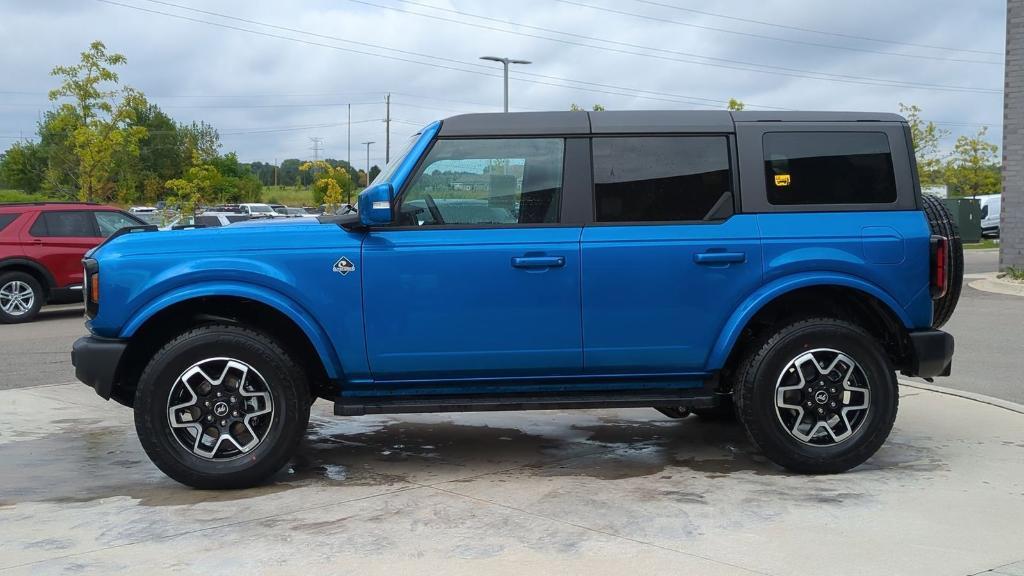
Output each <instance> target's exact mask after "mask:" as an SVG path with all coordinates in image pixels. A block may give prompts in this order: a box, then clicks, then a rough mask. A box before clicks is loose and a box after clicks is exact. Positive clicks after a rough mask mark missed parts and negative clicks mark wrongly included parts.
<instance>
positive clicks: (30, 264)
mask: <svg viewBox="0 0 1024 576" xmlns="http://www.w3.org/2000/svg"><path fill="white" fill-rule="evenodd" d="M11 271H18V272H24V273H26V274H28V275H30V276H32V277H33V278H35V279H36V281H38V282H39V285H40V286H41V287H42V288H43V291H44V294H45V296H46V297H49V296H50V291H51V290H52V289H53V288H55V287H56V280H54V278H53V274H50V271H49V270H47V269H46V267H45V266H43V265H42V264H40V263H38V262H36V261H34V260H31V259H29V258H20V257H15V258H5V259H3V260H0V273H3V272H11Z"/></svg>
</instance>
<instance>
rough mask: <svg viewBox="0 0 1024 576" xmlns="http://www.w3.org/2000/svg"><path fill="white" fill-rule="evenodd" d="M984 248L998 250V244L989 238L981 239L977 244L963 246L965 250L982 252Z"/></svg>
mask: <svg viewBox="0 0 1024 576" xmlns="http://www.w3.org/2000/svg"><path fill="white" fill-rule="evenodd" d="M986 248H999V242H998V241H997V240H993V239H991V238H983V239H982V240H981V242H978V243H977V244H964V249H965V250H984V249H986Z"/></svg>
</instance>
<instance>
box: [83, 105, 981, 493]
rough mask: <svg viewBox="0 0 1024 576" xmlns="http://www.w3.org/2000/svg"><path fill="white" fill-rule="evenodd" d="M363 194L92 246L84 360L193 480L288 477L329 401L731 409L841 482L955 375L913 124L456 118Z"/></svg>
mask: <svg viewBox="0 0 1024 576" xmlns="http://www.w3.org/2000/svg"><path fill="white" fill-rule="evenodd" d="M358 208H359V210H358V214H353V215H345V216H323V217H320V218H319V219H282V220H276V221H263V222H246V223H240V224H234V225H232V226H228V227H224V228H216V229H190V230H175V231H168V232H154V233H147V232H150V231H151V230H150V229H149V228H145V227H142V228H141V229H137V230H129V231H127V233H120V234H117V235H115V236H114V237H111V238H110V239H109V240H108V241H107V242H105V243H104V244H103V245H101V246H99V247H97V248H96V249H95V250H93V251H92V252H91V253H90V254H88V255H87V257H86V258H85V260H84V266H85V272H86V277H85V285H84V292H85V304H86V315H87V322H86V325H87V327H88V329H89V332H90V333H91V334H90V335H89V336H86V337H84V338H81V339H80V340H78V341H77V342H76V343H75V345H74V350H73V353H72V359H73V362H74V364H75V368H76V374H77V377H78V378H79V379H80V380H81V381H82V382H84V383H86V384H88V385H89V386H91V387H93V388H94V389H95V390H96V392H97V393H98V394H99V395H100V396H101V397H103V398H105V399H113V400H116V401H117V402H120V403H121V404H124V405H126V406H130V407H132V408H133V409H134V411H135V423H136V428H137V431H138V435H139V439H140V441H141V443H142V445H143V447H144V448H145V450H146V452H147V453H148V455H149V456H150V458H152V460H153V462H154V463H155V464H156V465H157V466H158V467H160V469H161V470H163V471H164V472H165V473H167V474H168V475H169V476H170V477H172V478H174V479H175V480H178V481H180V482H182V483H184V484H188V485H191V486H195V487H201V488H228V487H244V486H251V485H253V484H256V483H258V482H260V481H262V480H264V479H266V478H268V477H269V476H271V475H272V474H274V473H275V472H276V471H278V470H279V469H280V468H282V467H283V466H284V465H285V464H286V463H287V462H288V460H289V458H290V457H291V456H292V454H293V452H294V450H295V449H296V446H297V444H298V443H299V441H300V440H301V439H302V437H303V435H304V433H305V430H306V427H307V424H308V421H309V413H310V406H311V404H312V403H313V401H314V400H316V399H317V398H322V399H324V400H327V401H330V402H333V403H334V413H335V414H337V415H341V416H356V415H361V414H383V413H408V412H446V411H484V410H544V409H565V408H605V407H639V406H644V407H652V408H655V409H657V410H659V411H660V412H661V413H662V414H664V415H665V416H669V417H673V418H681V417H686V416H687V415H689V414H691V413H694V414H696V415H697V416H700V417H706V418H716V417H718V418H723V417H731V416H735V417H736V418H738V420H739V421H740V422H741V423H742V425H743V426H744V427H745V429H746V431H747V432H748V434H749V436H750V439H751V440H752V441H753V443H754V445H755V446H756V447H757V448H758V449H759V450H760V451H761V452H762V453H763V454H764V455H765V456H766V457H768V458H769V459H771V460H772V461H774V462H776V463H778V464H779V465H781V466H783V467H785V468H787V469H789V470H792V471H795V472H801V473H835V472H841V471H844V470H847V469H850V468H852V467H854V466H857V465H859V464H861V463H862V462H864V461H865V460H866V459H867V458H869V457H870V456H871V455H872V454H873V453H874V452H875V451H876V450H878V448H879V447H880V446H881V445H882V443H883V442H884V441H885V439H886V437H887V436H888V434H889V432H890V430H891V429H892V426H893V421H894V419H895V418H896V409H897V403H898V389H897V380H896V374H897V372H901V373H902V374H905V375H910V376H920V377H925V378H930V377H934V376H943V375H948V374H949V372H950V365H951V359H952V354H953V339H952V337H951V336H950V335H949V334H947V333H945V332H942V331H940V330H938V328H939V327H941V326H942V324H943V323H945V321H946V320H947V319H948V318H949V316H950V315H951V314H952V312H953V309H954V307H955V306H956V301H957V299H958V297H959V292H960V287H961V282H962V276H963V252H962V246H961V245H960V240H959V237H958V233H957V231H956V228H955V226H954V225H953V223H952V222H951V221H950V218H949V214H948V213H947V212H946V211H945V209H944V208H943V207H942V205H941V204H940V203H939V202H938V201H937V200H936V199H934V198H931V197H929V196H923V195H922V194H921V192H920V185H919V182H918V180H917V171H916V167H915V162H914V152H913V148H912V144H911V141H910V132H909V129H908V126H907V124H906V122H905V121H904V119H903V118H901V117H899V116H896V115H892V114H866V113H837V112H829V113H816V112H771V113H767V112H738V113H729V112H725V111H636V112H594V113H587V112H538V113H522V114H470V115H462V116H455V117H452V118H448V119H445V120H443V121H440V122H435V123H433V124H430V125H429V126H427V127H425V128H424V129H423V130H422V131H421V132H419V133H418V134H416V135H415V136H413V137H412V139H411V140H410V141H409V142H408V144H407V145H406V147H405V149H404V150H403V151H402V152H401V153H399V154H398V155H397V156H396V158H395V160H394V161H393V162H392V163H390V164H389V165H388V166H387V167H386V169H385V170H384V171H383V172H381V173H380V175H379V176H378V177H377V178H376V180H374V182H373V183H372V185H370V186H369V187H368V188H367V189H366V190H364V191H363V192H362V193H361V194H360V196H359V204H358Z"/></svg>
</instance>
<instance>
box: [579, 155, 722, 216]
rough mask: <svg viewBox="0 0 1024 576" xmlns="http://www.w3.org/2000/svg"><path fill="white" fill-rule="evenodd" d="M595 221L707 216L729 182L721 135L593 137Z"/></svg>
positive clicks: (714, 213)
mask: <svg viewBox="0 0 1024 576" xmlns="http://www.w3.org/2000/svg"><path fill="white" fill-rule="evenodd" d="M593 148H594V200H595V208H596V210H595V215H596V218H597V221H598V222H673V221H674V222H684V221H697V220H706V219H711V218H712V217H714V216H715V215H716V214H718V213H719V211H718V210H717V209H716V206H717V205H719V204H720V201H723V200H728V198H723V197H724V196H725V195H726V194H727V193H728V192H730V189H731V187H732V181H731V178H730V175H729V147H728V142H727V140H726V139H725V137H723V136H668V137H663V136H644V137H636V138H611V137H609V138H594V141H593Z"/></svg>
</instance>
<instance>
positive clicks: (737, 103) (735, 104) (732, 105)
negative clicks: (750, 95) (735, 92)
mask: <svg viewBox="0 0 1024 576" xmlns="http://www.w3.org/2000/svg"><path fill="white" fill-rule="evenodd" d="M746 107H747V105H746V104H744V103H743V100H737V99H736V98H729V104H727V105H726V107H725V109H726V110H728V111H730V112H742V111H743V109H744V108H746Z"/></svg>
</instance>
